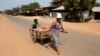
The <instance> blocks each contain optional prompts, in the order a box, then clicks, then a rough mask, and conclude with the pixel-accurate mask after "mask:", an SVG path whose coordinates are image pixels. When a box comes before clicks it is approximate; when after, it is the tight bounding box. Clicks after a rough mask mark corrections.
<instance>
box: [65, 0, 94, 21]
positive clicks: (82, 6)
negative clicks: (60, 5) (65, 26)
mask: <svg viewBox="0 0 100 56" xmlns="http://www.w3.org/2000/svg"><path fill="white" fill-rule="evenodd" d="M95 3H96V0H65V3H64V7H65V9H66V11H68V12H69V13H70V16H72V17H71V18H72V20H76V19H75V17H76V18H78V17H77V15H78V13H79V12H82V11H89V10H91V9H92V8H93V7H94V6H95ZM77 20H80V19H77Z"/></svg>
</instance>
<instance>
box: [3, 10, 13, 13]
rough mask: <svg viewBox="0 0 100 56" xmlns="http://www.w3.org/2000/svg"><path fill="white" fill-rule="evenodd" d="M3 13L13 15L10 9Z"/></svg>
mask: <svg viewBox="0 0 100 56" xmlns="http://www.w3.org/2000/svg"><path fill="white" fill-rule="evenodd" d="M4 13H6V14H13V10H11V9H6V10H5V11H4Z"/></svg>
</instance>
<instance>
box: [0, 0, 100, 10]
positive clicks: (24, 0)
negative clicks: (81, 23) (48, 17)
mask: <svg viewBox="0 0 100 56" xmlns="http://www.w3.org/2000/svg"><path fill="white" fill-rule="evenodd" d="M51 1H52V0H0V11H3V10H5V9H11V8H13V7H19V6H21V5H24V4H29V3H31V2H39V3H40V5H41V6H42V7H43V6H49V5H50V2H51ZM97 2H99V3H100V0H97Z"/></svg>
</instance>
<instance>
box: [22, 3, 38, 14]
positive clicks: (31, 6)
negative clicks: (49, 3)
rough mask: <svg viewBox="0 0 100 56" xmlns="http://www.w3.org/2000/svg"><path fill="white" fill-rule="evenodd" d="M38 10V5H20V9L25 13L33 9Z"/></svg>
mask: <svg viewBox="0 0 100 56" xmlns="http://www.w3.org/2000/svg"><path fill="white" fill-rule="evenodd" d="M37 8H40V5H39V3H37V2H34V3H30V4H28V5H22V7H21V9H22V11H23V12H27V11H31V12H32V11H34V10H35V9H37Z"/></svg>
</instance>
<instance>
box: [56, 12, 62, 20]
mask: <svg viewBox="0 0 100 56" xmlns="http://www.w3.org/2000/svg"><path fill="white" fill-rule="evenodd" d="M61 18H62V16H61V13H57V17H56V21H57V22H60V21H61Z"/></svg>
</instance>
